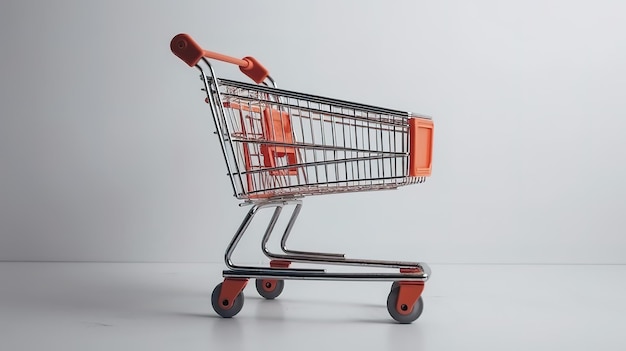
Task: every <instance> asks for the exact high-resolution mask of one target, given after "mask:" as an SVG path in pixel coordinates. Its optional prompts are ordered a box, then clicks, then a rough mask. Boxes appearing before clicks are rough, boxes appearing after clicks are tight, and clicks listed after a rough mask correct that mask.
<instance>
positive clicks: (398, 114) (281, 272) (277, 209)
mask: <svg viewBox="0 0 626 351" xmlns="http://www.w3.org/2000/svg"><path fill="white" fill-rule="evenodd" d="M202 62H204V64H205V65H206V66H207V68H208V71H207V70H205V69H204V68H202V67H201V66H200V65H196V67H197V68H198V69H199V70H200V73H201V80H202V81H203V83H204V89H203V90H204V91H206V96H207V102H208V104H209V106H210V108H211V114H212V116H213V121H214V123H215V127H216V134H217V135H218V136H219V138H218V139H219V141H220V146H221V149H222V154H223V156H224V161H225V163H226V167H227V169H228V177H229V179H230V182H231V186H232V189H233V194H234V196H235V197H236V198H238V199H244V200H245V203H244V204H242V205H245V204H247V205H251V206H252V207H251V208H250V210H249V211H248V213H247V214H246V216H245V217H244V219H243V221H242V222H241V224H240V226H239V228H238V229H237V231H236V232H235V235H234V236H233V238H232V240H231V242H230V244H229V245H228V247H227V249H226V252H225V255H224V261H225V264H226V267H227V268H228V269H227V270H224V271H223V276H224V277H225V278H260V279H304V280H357V281H398V280H401V281H421V282H425V281H426V280H428V278H429V277H430V268H429V267H428V265H427V264H425V263H422V262H400V261H383V260H368V259H348V258H346V257H345V255H343V254H336V253H323V252H312V251H299V250H291V249H289V248H287V239H288V238H289V236H290V234H291V231H292V229H293V225H294V223H295V221H296V219H297V218H298V215H299V214H300V211H301V209H302V201H301V200H300V198H301V197H304V196H305V195H317V194H323V193H332V192H351V191H371V190H382V189H395V188H397V187H399V186H402V185H409V184H415V183H421V182H423V181H425V178H424V177H417V178H411V177H407V176H406V174H402V175H398V176H385V175H384V170H383V177H378V178H376V177H370V178H368V179H367V180H368V181H371V183H369V184H364V185H359V184H358V183H357V184H354V185H353V186H346V187H337V188H334V189H332V191H324V189H323V188H320V187H319V184H312V185H310V186H309V185H302V186H300V187H294V186H293V185H291V184H287V185H285V186H284V188H288V189H292V190H294V192H292V193H288V194H286V196H284V197H280V196H281V195H280V194H279V195H277V197H270V198H264V199H255V198H253V197H251V195H254V193H255V192H254V191H246V190H245V180H244V176H246V175H248V174H254V173H259V172H262V171H261V170H244V169H242V167H241V165H240V164H238V162H237V159H236V152H237V151H236V147H235V143H238V142H250V141H249V140H242V139H238V138H236V137H233V131H232V130H231V128H230V127H229V123H228V122H227V116H226V112H225V110H224V101H223V99H222V93H223V92H222V91H220V85H221V84H224V85H228V86H232V87H240V88H244V89H252V88H253V89H254V90H255V91H258V92H259V93H262V94H265V96H266V97H267V98H266V99H265V100H263V101H264V102H266V103H276V104H278V105H279V107H280V108H282V109H288V110H289V111H290V112H291V110H292V109H296V108H297V107H294V106H290V105H289V101H287V102H286V103H285V102H284V101H283V102H282V103H281V98H282V99H289V98H294V99H299V100H298V101H301V100H306V101H311V102H312V103H326V104H338V105H340V106H345V107H346V108H352V109H358V110H359V111H361V110H363V111H371V112H372V113H380V114H385V115H388V116H389V121H388V124H389V125H391V127H389V128H393V131H396V128H398V130H400V128H405V127H406V126H405V124H406V123H405V122H406V120H407V119H408V118H410V117H411V113H408V112H402V111H397V110H390V109H383V108H379V107H375V106H369V105H363V104H355V103H351V102H347V101H342V100H336V99H328V98H323V97H319V96H314V95H308V94H301V93H295V92H290V91H286V90H280V89H277V86H276V83H275V81H274V80H273V79H272V78H271V77H269V76H268V77H267V80H268V81H269V82H270V84H271V85H272V87H270V86H269V85H268V84H267V83H265V82H264V85H253V84H248V83H242V82H236V81H232V80H226V79H218V78H216V75H215V72H214V70H213V67H212V66H211V64H210V63H209V61H208V60H207V59H206V58H202ZM368 113H369V112H368ZM330 115H331V118H339V117H335V115H337V114H335V113H333V112H332V111H331V112H330ZM350 117H351V118H352V119H355V120H362V122H361V123H366V124H367V126H369V124H370V121H368V115H366V116H363V117H362V118H361V117H358V116H356V115H355V116H350ZM381 121H382V120H381ZM381 121H378V122H377V123H379V124H380V123H382V122H384V123H387V121H382V122H381ZM322 122H323V121H322ZM333 122H334V121H333ZM364 125H365V124H364ZM322 128H323V126H322ZM334 132H335V131H334V130H333V133H334ZM382 133H383V131H382V129H381V130H380V134H381V135H382ZM322 138H324V134H322ZM376 142H378V141H376ZM394 142H395V141H394ZM258 143H260V144H264V145H271V146H293V145H292V144H285V143H281V142H277V141H269V140H262V141H258ZM390 143H391V141H390ZM322 144H324V142H322ZM298 147H301V148H310V149H328V148H329V147H328V146H324V145H317V144H315V143H309V144H307V143H300V144H298ZM331 151H334V152H355V153H357V155H358V153H359V152H365V151H368V150H360V149H358V148H344V149H343V150H342V149H340V148H338V147H337V146H336V145H335V146H334V148H332V150H331ZM313 155H314V156H315V154H313ZM407 156H408V150H406V149H403V150H401V151H400V152H394V151H387V152H382V151H381V152H378V154H377V155H373V156H369V157H357V158H356V159H355V160H354V161H355V162H366V161H374V160H381V162H383V160H384V159H385V158H387V157H399V158H401V159H403V161H402V162H403V164H402V167H403V168H404V170H406V168H407V167H408V164H407V162H405V161H404V158H406V157H407ZM231 157H232V158H231ZM333 162H334V161H328V160H326V159H324V160H319V161H318V160H317V159H314V160H313V161H310V160H308V161H307V162H305V164H304V166H314V167H317V166H325V167H328V166H329V165H330V166H331V167H332V166H333ZM340 162H349V161H347V160H341V161H340ZM350 162H351V161H350ZM296 166H303V165H296ZM290 167H294V166H293V165H287V166H277V167H275V168H274V169H273V170H275V171H281V170H286V169H288V168H290ZM315 169H316V172H317V168H315ZM376 181H382V182H381V183H380V184H377V183H376V184H375V183H374V182H376ZM386 181H389V183H386ZM307 183H308V180H307ZM280 189H281V187H276V188H275V189H272V190H280ZM248 190H249V189H248ZM291 205H293V206H295V207H294V209H293V211H292V212H291V216H290V218H289V221H288V223H287V226H286V229H285V231H284V233H283V235H282V237H281V241H280V249H281V253H275V252H272V251H270V250H269V248H268V247H267V244H268V242H269V239H270V236H271V235H272V233H273V231H274V228H275V225H276V223H277V221H278V219H279V217H280V215H281V214H282V210H283V207H285V206H291ZM269 208H274V213H273V215H272V217H271V219H270V222H269V224H268V226H267V228H266V230H265V233H264V235H263V238H262V240H261V249H262V251H263V253H264V254H265V256H267V257H268V258H269V259H271V260H284V261H289V262H298V263H305V264H329V265H346V266H358V267H377V268H393V269H401V270H405V269H406V271H410V273H404V272H401V273H395V272H394V273H392V272H389V273H382V272H379V273H372V272H365V273H337V272H327V271H326V270H325V269H310V268H275V267H260V266H244V265H236V264H234V263H233V262H232V259H231V257H232V254H233V252H234V251H235V249H236V247H237V245H238V244H239V241H240V240H241V238H242V237H243V235H244V234H245V233H246V231H247V229H248V227H249V225H250V223H251V222H252V220H253V219H254V218H255V216H256V214H257V213H258V212H259V211H260V210H262V209H269Z"/></svg>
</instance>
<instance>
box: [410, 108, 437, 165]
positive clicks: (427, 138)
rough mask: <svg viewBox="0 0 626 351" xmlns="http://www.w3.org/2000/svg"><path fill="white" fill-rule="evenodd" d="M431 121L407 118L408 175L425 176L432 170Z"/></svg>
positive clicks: (432, 128) (432, 127)
mask: <svg viewBox="0 0 626 351" xmlns="http://www.w3.org/2000/svg"><path fill="white" fill-rule="evenodd" d="M433 130H434V125H433V121H432V120H430V119H426V118H419V117H416V118H411V119H409V176H410V177H426V176H430V174H431V172H432V153H433Z"/></svg>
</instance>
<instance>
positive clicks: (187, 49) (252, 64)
mask: <svg viewBox="0 0 626 351" xmlns="http://www.w3.org/2000/svg"><path fill="white" fill-rule="evenodd" d="M170 49H171V50H172V52H173V53H174V55H176V56H178V58H180V59H181V60H183V61H184V62H185V63H186V64H188V65H189V67H193V66H195V65H196V64H198V61H200V59H202V58H203V57H207V58H211V59H214V60H219V61H224V62H228V63H232V64H234V65H237V66H239V69H240V70H241V72H242V73H243V74H245V75H247V76H248V77H250V78H251V79H252V80H253V81H255V82H256V83H258V84H260V83H262V82H263V81H264V80H265V78H267V76H268V75H269V72H268V70H267V69H266V68H265V67H263V65H261V63H260V62H259V61H257V60H256V59H255V58H254V57H251V56H247V57H244V58H242V59H238V58H235V57H231V56H228V55H224V54H220V53H217V52H213V51H208V50H204V49H203V48H202V47H201V46H200V45H198V43H196V42H195V40H193V39H192V38H191V37H190V36H189V35H188V34H184V33H181V34H178V35H176V36H174V38H172V41H171V42H170Z"/></svg>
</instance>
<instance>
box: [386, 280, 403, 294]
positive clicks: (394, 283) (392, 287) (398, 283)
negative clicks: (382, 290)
mask: <svg viewBox="0 0 626 351" xmlns="http://www.w3.org/2000/svg"><path fill="white" fill-rule="evenodd" d="M399 286H400V282H399V281H397V280H396V281H395V282H393V284H391V289H389V291H391V290H393V289H394V288H397V287H399Z"/></svg>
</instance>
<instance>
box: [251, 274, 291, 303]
mask: <svg viewBox="0 0 626 351" xmlns="http://www.w3.org/2000/svg"><path fill="white" fill-rule="evenodd" d="M284 288H285V281H284V280H282V279H280V280H278V279H257V280H256V291H258V292H259V295H261V296H263V297H264V298H266V299H268V300H273V299H275V298H277V297H278V296H279V295H280V294H281V293H282V292H283V289H284Z"/></svg>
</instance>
